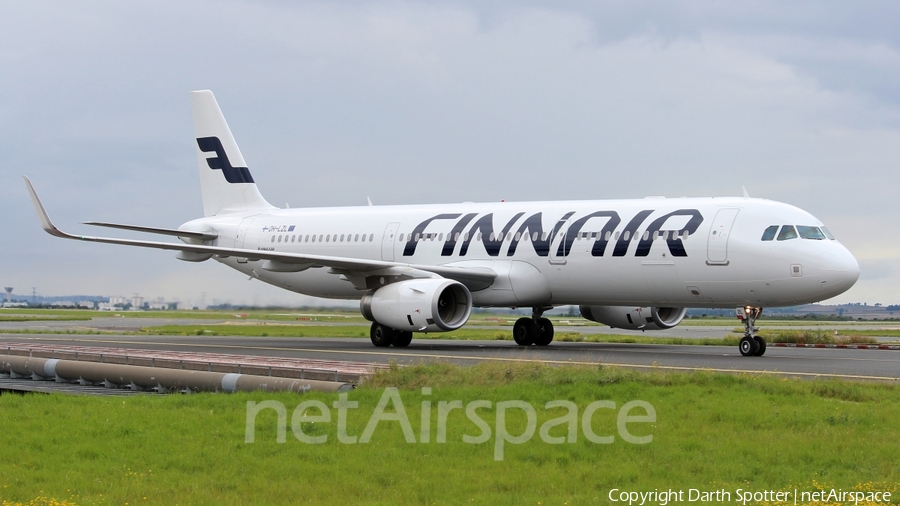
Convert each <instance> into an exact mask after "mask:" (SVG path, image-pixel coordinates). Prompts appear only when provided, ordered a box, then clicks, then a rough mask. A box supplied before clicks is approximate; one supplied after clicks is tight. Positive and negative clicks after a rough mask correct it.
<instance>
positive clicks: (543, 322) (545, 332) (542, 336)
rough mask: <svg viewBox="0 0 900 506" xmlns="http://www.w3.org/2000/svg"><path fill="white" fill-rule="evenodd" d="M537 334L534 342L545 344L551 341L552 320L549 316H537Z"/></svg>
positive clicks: (539, 344) (540, 344)
mask: <svg viewBox="0 0 900 506" xmlns="http://www.w3.org/2000/svg"><path fill="white" fill-rule="evenodd" d="M537 329H538V332H537V336H536V337H535V338H534V344H536V345H538V346H547V345H548V344H550V343H551V342H553V322H551V321H550V319H549V318H538V321H537Z"/></svg>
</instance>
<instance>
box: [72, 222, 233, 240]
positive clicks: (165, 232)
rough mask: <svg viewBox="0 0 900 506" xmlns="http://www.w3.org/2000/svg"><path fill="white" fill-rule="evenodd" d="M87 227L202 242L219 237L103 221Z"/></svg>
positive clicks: (216, 235)
mask: <svg viewBox="0 0 900 506" xmlns="http://www.w3.org/2000/svg"><path fill="white" fill-rule="evenodd" d="M84 224H85V225H93V226H95V227H107V228H118V229H121V230H133V231H135V232H147V233H149V234H161V235H173V236H175V237H185V238H190V239H198V240H201V241H212V240H213V239H215V238H217V237H219V234H218V233H217V232H213V231H210V232H192V231H190V230H178V229H175V228H158V227H144V226H141V225H122V224H119V223H106V222H102V221H86V222H84Z"/></svg>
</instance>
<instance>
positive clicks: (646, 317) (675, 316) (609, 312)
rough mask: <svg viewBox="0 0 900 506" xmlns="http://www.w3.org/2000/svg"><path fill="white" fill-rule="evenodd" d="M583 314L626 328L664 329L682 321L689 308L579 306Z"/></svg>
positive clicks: (619, 327) (616, 326)
mask: <svg viewBox="0 0 900 506" xmlns="http://www.w3.org/2000/svg"><path fill="white" fill-rule="evenodd" d="M578 309H580V310H581V316H583V317H584V318H587V319H588V320H591V321H595V322H598V323H604V324H606V325H609V326H610V327H613V328H618V329H625V330H663V329H670V328H672V327H674V326H675V325H678V324H679V323H681V320H683V319H684V314H685V313H686V312H687V308H683V307H631V306H579V308H578Z"/></svg>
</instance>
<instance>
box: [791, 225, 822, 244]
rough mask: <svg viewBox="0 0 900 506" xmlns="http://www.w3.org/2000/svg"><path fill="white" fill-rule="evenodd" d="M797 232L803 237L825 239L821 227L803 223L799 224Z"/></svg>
mask: <svg viewBox="0 0 900 506" xmlns="http://www.w3.org/2000/svg"><path fill="white" fill-rule="evenodd" d="M797 232H798V233H799V234H800V238H801V239H815V240H817V241H821V240H824V239H825V234H823V233H822V231H821V230H819V227H804V226H803V225H797Z"/></svg>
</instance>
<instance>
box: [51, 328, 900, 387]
mask: <svg viewBox="0 0 900 506" xmlns="http://www.w3.org/2000/svg"><path fill="white" fill-rule="evenodd" d="M39 339H46V340H48V341H74V342H93V343H114V344H140V345H158V346H185V347H188V346H193V347H199V348H238V349H242V350H260V351H281V352H283V351H296V352H307V353H331V354H353V355H370V356H371V355H375V356H388V357H413V358H430V359H445V360H476V361H484V362H490V361H495V362H540V363H544V364H556V365H566V364H568V365H591V366H596V365H609V366H617V367H632V368H636V369H652V370H667V371H710V372H724V373H745V374H771V375H778V376H803V377H813V378H844V379H856V380H878V381H900V377H890V376H865V375H857V374H834V373H812V372H786V371H769V370H759V369H755V370H754V369H724V368H714V367H686V366H672V365H656V364H651V365H646V364H627V363H621V362H583V361H575V360H546V359H522V358H502V357H473V356H454V355H439V354H432V353H390V352H383V351H352V350H335V351H330V350H317V349H312V348H276V347H270V346H237V345H230V344H217V345H212V344H193V343H168V342H152V341H105V340H100V339H97V340H94V339H71V338H55V339H54V338H39ZM750 360H752V359H750Z"/></svg>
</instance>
